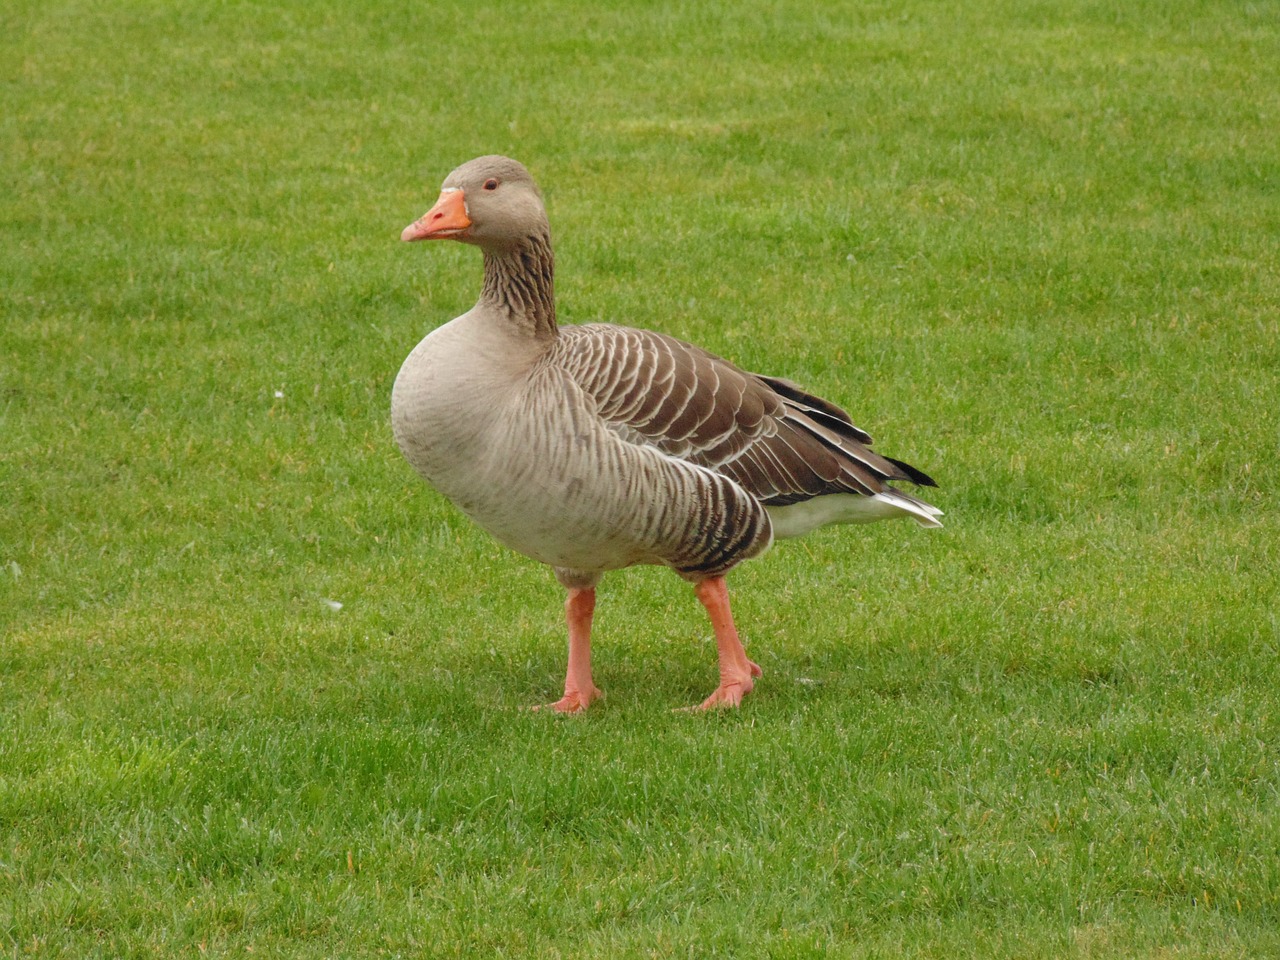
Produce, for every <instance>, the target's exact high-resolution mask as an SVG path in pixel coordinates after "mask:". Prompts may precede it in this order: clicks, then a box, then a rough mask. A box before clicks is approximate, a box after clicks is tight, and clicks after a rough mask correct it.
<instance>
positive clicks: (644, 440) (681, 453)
mask: <svg viewBox="0 0 1280 960" xmlns="http://www.w3.org/2000/svg"><path fill="white" fill-rule="evenodd" d="M549 359H550V360H551V361H552V362H554V363H556V364H557V365H558V366H559V367H561V368H562V369H563V370H564V371H565V372H566V373H567V374H569V376H570V377H571V378H572V379H573V380H574V381H575V382H576V383H577V384H578V385H579V386H580V387H581V388H582V390H583V392H584V393H586V395H587V396H588V397H590V398H591V399H592V400H593V401H594V403H595V405H596V415H597V416H599V417H600V419H601V420H603V421H604V422H605V423H606V424H607V425H608V426H609V427H610V428H611V429H613V430H614V431H615V432H617V433H619V434H620V435H621V436H622V437H623V438H624V439H626V440H628V441H630V442H632V443H636V444H641V445H645V446H651V447H656V448H657V449H658V450H660V451H662V452H663V453H665V454H666V455H667V456H670V457H674V458H677V459H680V460H685V461H688V462H690V463H694V464H697V465H699V466H702V467H706V468H708V469H710V470H713V471H715V472H717V473H720V474H722V475H724V476H727V477H729V478H730V479H732V480H734V481H735V482H737V483H738V484H740V485H741V486H742V487H744V488H745V489H746V490H747V491H749V492H750V493H751V494H752V495H753V496H755V497H756V498H757V499H758V500H760V501H761V502H762V503H764V504H765V505H766V506H782V505H786V504H791V503H798V502H801V501H804V500H809V499H812V498H814V497H818V496H822V495H824V494H833V493H853V494H861V495H863V496H874V495H876V494H878V493H880V492H881V491H883V490H884V489H885V485H886V483H888V482H889V481H892V480H907V481H910V482H912V483H918V484H923V485H927V486H934V482H933V480H932V479H930V478H929V477H928V476H927V475H926V474H924V473H922V472H921V471H919V470H917V469H916V468H914V467H912V466H910V465H909V464H905V463H902V462H901V461H898V460H894V459H891V458H889V457H885V456H881V455H880V454H878V453H876V452H874V451H873V450H871V449H870V445H871V437H870V436H868V435H867V433H866V432H865V431H863V430H860V429H859V428H858V427H856V426H854V424H853V421H852V420H851V419H850V418H849V415H848V414H847V413H845V411H844V410H842V409H840V407H838V406H836V405H835V404H833V403H830V402H829V401H826V400H823V399H821V398H819V397H815V396H813V395H812V394H809V393H807V392H805V391H804V390H803V389H801V388H800V387H798V386H797V385H795V384H794V383H791V382H790V381H787V380H783V379H779V378H776V377H765V376H760V375H757V374H753V373H748V372H746V371H744V370H741V369H739V368H738V367H736V366H734V365H733V364H732V363H730V362H729V361H727V360H724V359H721V358H720V357H717V356H715V355H714V354H712V353H708V352H707V351H706V350H703V349H701V348H700V347H696V346H693V345H692V344H688V343H685V342H684V341H682V340H677V339H676V338H674V337H669V336H666V335H665V334H661V333H655V332H652V331H648V330H637V329H633V328H629V327H618V326H613V325H610V324H586V325H583V326H578V327H569V326H566V327H562V328H561V330H560V338H559V342H558V343H557V345H556V347H555V348H553V354H552V356H551V357H550V358H549Z"/></svg>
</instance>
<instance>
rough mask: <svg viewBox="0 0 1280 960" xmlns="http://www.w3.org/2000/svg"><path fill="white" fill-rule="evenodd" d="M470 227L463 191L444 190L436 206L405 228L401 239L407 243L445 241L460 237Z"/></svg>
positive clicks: (456, 188) (456, 189) (454, 188)
mask: <svg viewBox="0 0 1280 960" xmlns="http://www.w3.org/2000/svg"><path fill="white" fill-rule="evenodd" d="M469 226H471V218H470V217H468V216H467V200H466V197H465V196H463V193H462V190H461V189H459V188H458V187H452V188H450V189H448V190H442V191H441V192H440V199H439V200H437V201H436V205H435V206H434V207H432V208H431V209H430V210H428V211H427V212H426V213H424V214H423V215H422V216H421V217H419V218H418V219H417V220H415V221H413V223H411V224H409V225H408V226H407V227H405V228H404V232H403V233H402V234H400V239H401V240H404V241H406V242H408V241H411V240H444V239H446V238H448V237H456V236H458V234H460V233H462V231H463V230H465V229H467V227H469Z"/></svg>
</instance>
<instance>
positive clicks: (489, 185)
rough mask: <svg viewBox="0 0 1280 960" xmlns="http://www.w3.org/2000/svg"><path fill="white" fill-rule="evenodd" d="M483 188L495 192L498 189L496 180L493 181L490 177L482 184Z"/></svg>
mask: <svg viewBox="0 0 1280 960" xmlns="http://www.w3.org/2000/svg"><path fill="white" fill-rule="evenodd" d="M484 188H485V189H486V190H497V189H498V181H497V180H494V179H493V178H492V177H490V178H489V179H488V180H486V181H485V182H484Z"/></svg>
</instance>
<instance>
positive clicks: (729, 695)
mask: <svg viewBox="0 0 1280 960" xmlns="http://www.w3.org/2000/svg"><path fill="white" fill-rule="evenodd" d="M693 590H694V593H695V594H697V597H698V600H699V601H701V603H702V605H703V607H705V608H706V610H707V616H709V617H710V618H711V627H712V629H713V630H715V634H716V651H717V653H719V655H720V686H718V687H716V690H715V692H714V693H713V694H711V696H709V697H707V699H705V700H703V701H702V703H701V704H700V705H699V706H697V707H695V708H694V709H696V710H710V709H711V708H712V707H736V706H737V705H738V704H740V703H741V702H742V698H743V697H745V696H746V695H747V694H748V693H750V692H751V688H752V687H754V686H755V680H754V679H753V678H754V677H758V676H760V673H761V670H760V666H759V665H758V664H755V663H752V662H751V661H750V660H748V659H747V651H746V650H744V649H743V648H742V641H741V640H739V639H738V630H737V628H736V627H735V626H734V625H733V614H732V613H731V612H730V611H729V588H728V586H727V585H726V584H725V581H724V577H712V578H711V579H710V580H703V581H702V582H701V583H699V584H697V585H696V586H695V587H694V588H693Z"/></svg>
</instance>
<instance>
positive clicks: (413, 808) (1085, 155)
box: [0, 0, 1280, 960]
mask: <svg viewBox="0 0 1280 960" xmlns="http://www.w3.org/2000/svg"><path fill="white" fill-rule="evenodd" d="M614 6H616V9H609V8H608V5H607V4H602V3H601V2H600V0H594V2H573V0H534V2H533V3H529V4H523V5H516V4H500V3H494V2H490V0H468V2H457V3H435V4H425V3H403V2H402V3H391V4H386V5H367V6H365V7H364V8H361V5H359V4H347V3H334V2H319V3H315V2H307V3H303V2H300V0H294V2H291V3H274V4H253V3H246V2H228V3H218V4H214V3H198V2H194V0H182V2H177V0H175V2H164V0H150V2H146V0H122V2H118V3H112V4H90V3H77V2H72V0H66V2H63V0H42V2H40V3H36V2H34V0H8V2H6V3H5V5H4V7H3V10H2V11H0V91H2V93H0V96H2V98H3V99H2V102H0V107H2V109H0V176H2V178H3V179H2V180H0V294H2V296H3V301H2V306H0V310H2V311H3V314H2V318H0V954H2V955H3V956H4V957H15V958H17V957H28V956H31V957H64V958H77V960H78V958H93V957H101V958H117V957H120V958H133V957H157V958H171V957H193V958H196V957H241V956H257V957H291V958H292V957H298V958H316V960H319V958H347V957H353V958H356V957H359V958H363V957H436V956H440V957H488V956H501V957H566V958H568V957H605V956H609V957H664V958H665V957H675V956H680V957H686V956H688V957H704V956H723V957H749V956H760V957H766V956H767V957H819V956H822V957H827V956H834V957H847V958H873V957H874V958H897V957H913V958H916V957H920V958H923V957H928V958H940V960H941V958H947V960H951V958H966V957H973V958H997V960H998V958H1044V960H1049V958H1055V960H1057V958H1064V957H1065V958H1110V957H1152V958H1156V957H1159V958H1175V957H1176V958H1180V960H1181V958H1228V957H1263V956H1277V955H1280V796H1277V794H1278V792H1280V755H1278V753H1277V750H1278V748H1280V658H1278V653H1280V650H1278V647H1280V586H1278V584H1280V576H1278V575H1277V572H1276V571H1277V570H1280V511H1278V510H1277V507H1278V506H1280V503H1278V497H1277V480H1276V478H1277V474H1278V472H1280V426H1278V423H1280V137H1278V136H1277V129H1280V3H1276V2H1274V0H1258V2H1253V3H1243V2H1226V0H1219V2H1213V0H1206V2H1195V0H1178V2H1167V3H1157V2H1154V0H1150V2H1142V0H1137V2H1133V3H1125V4H1115V3H1101V2H1093V0H1055V2H1052V3H1049V2H1015V0H1003V2H995V3H984V4H943V3H936V2H929V0H903V2H901V3H896V4H890V3H878V2H874V0H873V2H869V3H845V2H836V3H825V4H811V3H801V2H796V0H779V2H764V0H747V2H738V3H723V4H700V3H690V4H685V5H675V4H662V5H659V4H652V3H617V4H615V5H614ZM971 8H972V9H971ZM487 152H503V153H509V154H511V155H513V156H516V157H518V158H519V159H521V160H523V161H524V162H525V163H526V164H528V165H529V167H530V168H531V169H532V171H533V172H534V174H535V176H536V177H537V178H538V179H539V181H540V183H541V184H542V187H543V190H544V193H545V195H546V197H547V200H548V206H549V210H550V213H551V218H552V225H553V231H554V234H555V237H556V240H557V250H558V254H559V260H558V265H559V268H560V270H559V284H558V293H559V297H560V313H561V319H562V320H564V321H568V322H584V321H592V320H598V319H608V320H615V321H618V322H623V323H629V324H634V325H639V326H647V327H652V328H655V329H660V330H663V331H666V332H668V333H672V334H674V335H676V336H680V337H683V338H686V339H691V340H694V341H697V342H699V343H701V344H703V345H705V346H707V347H708V348H710V349H712V350H715V351H716V352H719V353H721V354H723V355H726V356H728V357H730V358H732V359H734V360H735V361H737V362H738V363H740V364H741V365H743V366H745V367H748V368H750V369H757V370H760V371H762V372H768V373H772V374H775V375H779V376H785V377H789V378H791V379H794V380H797V381H800V382H801V383H804V384H805V385H807V386H809V387H810V388H812V389H813V390H815V391H816V392H818V393H820V394H822V395H825V396H828V397H830V398H831V399H832V400H834V401H836V402H839V403H841V404H842V405H844V406H846V407H847V408H848V409H849V410H850V411H851V412H852V413H853V415H854V419H855V421H856V422H858V423H859V424H860V425H861V426H863V427H865V428H867V429H868V430H870V432H871V433H872V434H873V435H874V436H875V437H876V439H877V443H878V447H879V448H880V449H882V450H883V451H884V452H886V453H889V454H891V455H893V456H896V457H900V458H902V459H906V460H908V461H910V462H912V463H915V464H917V465H919V466H920V467H921V468H923V469H925V470H927V471H928V472H929V473H931V474H933V475H934V476H935V477H936V478H937V479H938V480H939V483H940V489H939V490H938V491H936V496H931V497H930V499H931V500H933V501H934V502H935V503H937V504H938V505H939V506H940V507H942V508H943V509H944V510H945V511H946V513H947V516H946V521H947V527H946V528H945V529H944V530H941V531H925V530H921V529H919V528H917V527H915V526H914V525H913V524H909V523H897V524H883V525H879V526H875V527H869V528H849V529H843V530H840V529H835V530H826V531H823V532H821V533H819V534H817V535H815V536H813V537H811V538H809V539H807V540H805V541H802V542H798V543H796V542H793V543H788V544H783V545H781V546H779V547H778V548H777V549H775V550H774V551H773V553H771V554H770V555H769V556H768V557H766V558H764V559H762V560H758V561H754V562H752V563H750V564H748V565H746V566H744V567H743V568H741V569H739V570H738V571H736V572H735V573H734V574H733V576H732V577H731V586H732V589H733V591H734V598H735V612H736V614H737V617H738V621H739V625H740V627H741V628H742V630H743V634H744V637H745V639H746V641H747V644H748V649H749V651H750V652H751V654H752V656H753V658H754V659H756V660H757V661H759V662H760V664H761V665H762V666H763V667H764V670H765V676H764V678H763V680H762V682H760V683H759V684H758V685H757V689H756V693H755V694H753V695H752V697H751V698H750V699H749V701H748V702H747V704H746V705H744V707H743V709H742V710H740V711H738V712H736V713H729V714H719V715H713V716H692V715H688V714H680V713H673V712H672V708H675V707H679V706H684V705H688V704H691V703H694V702H696V701H697V700H699V699H700V698H701V697H702V696H705V695H706V694H707V693H708V692H709V691H710V690H711V688H712V687H713V686H714V682H715V669H714V663H715V659H714V647H713V644H712V641H711V638H710V630H709V627H708V625H707V623H706V622H705V618H704V616H703V613H702V610H701V609H700V607H699V606H698V604H697V603H696V601H695V600H694V598H693V596H692V594H691V591H690V590H689V589H688V586H687V585H686V584H684V583H682V582H681V581H680V580H679V579H678V578H676V577H674V576H673V575H671V574H670V573H668V572H665V571H659V570H633V571H627V572H625V573H621V574H614V575H612V576H610V577H608V578H606V580H605V582H604V584H603V585H602V588H601V593H600V598H601V599H600V607H599V609H598V613H597V619H596V624H597V631H596V679H597V682H599V684H600V685H601V686H602V687H603V688H604V689H605V690H606V693H607V694H608V699H607V700H606V701H605V702H604V703H603V704H601V705H600V707H599V708H598V709H595V710H593V711H592V712H591V713H590V714H588V715H587V716H585V717H582V718H578V719H573V720H568V721H565V720H562V719H558V718H553V717H548V716H545V715H541V714H538V715H534V714H530V713H527V712H524V711H522V710H520V709H519V708H520V707H521V706H523V705H526V704H530V703H535V702H539V701H545V700H548V699H553V698H554V696H555V695H558V692H559V685H560V682H561V680H562V677H563V667H564V644H565V641H564V632H563V624H562V619H561V602H562V599H563V594H562V591H561V590H560V588H559V587H558V586H556V584H555V582H554V580H553V579H552V577H551V576H550V573H549V571H547V570H545V569H543V568H540V567H539V566H538V565H537V564H534V563H533V562H532V561H529V560H526V559H524V558H521V557H518V556H515V555H513V554H511V553H509V552H506V551H504V550H503V549H501V548H499V547H497V546H496V545H495V544H494V543H493V542H492V541H490V540H489V539H488V538H487V537H486V536H485V535H484V534H482V533H481V532H479V531H478V530H476V529H475V528H473V527H472V526H471V525H469V523H468V522H466V521H465V520H464V519H463V518H462V517H461V516H460V515H459V514H458V513H456V512H455V511H454V510H453V509H452V508H451V507H450V506H449V505H448V504H447V503H445V502H444V501H443V500H442V499H441V498H440V497H438V496H437V495H435V494H434V493H432V492H431V491H430V490H428V489H427V488H426V487H425V486H424V485H423V484H421V482H420V481H419V480H418V479H417V477H416V476H415V475H414V474H413V472H412V471H411V469H410V468H409V467H408V466H407V464H406V463H404V462H403V460H402V459H401V457H400V455H399V453H398V451H397V450H396V448H395V444H394V442H393V440H392V438H391V431H390V427H389V423H388V409H387V408H388V398H389V393H390V387H391V382H392V379H393V377H394V376H395V373H396V370H397V369H398V367H399V364H400V362H401V360H402V359H403V357H404V356H405V355H406V354H407V353H408V351H409V350H410V349H411V348H412V346H413V345H414V343H416V342H417V340H418V339H419V338H420V337H421V336H422V335H423V334H424V333H425V332H426V331H428V330H430V329H431V328H432V327H434V326H436V325H437V324H439V323H442V322H444V321H446V320H448V319H450V318H451V317H453V316H455V315H456V314H458V313H461V312H462V311H463V310H465V309H466V308H467V307H469V306H470V305H471V303H472V302H473V300H474V297H475V296H476V294H477V292H478V289H479V278H480V263H479V255H478V254H477V253H476V251H475V250H473V249H469V248H464V247H462V246H460V245H452V244H440V245H419V246H413V247H410V246H407V245H404V244H401V243H399V242H398V239H397V238H398V235H399V231H400V229H401V228H402V227H403V226H404V225H405V224H406V223H408V222H409V221H410V220H412V219H413V218H415V217H416V216H418V215H419V214H421V213H422V212H423V211H424V210H425V209H426V208H427V206H429V205H430V204H431V202H432V201H433V200H434V198H435V196H436V191H437V189H438V186H439V182H440V180H441V179H442V178H443V177H444V175H445V174H446V173H447V172H448V171H449V170H450V169H452V168H453V167H454V166H456V165H457V164H458V163H460V162H462V161H464V160H466V159H468V158H470V157H472V156H474V155H476V154H479V153H487ZM338 603H340V604H341V608H340V609H335V606H336V604H338Z"/></svg>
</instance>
